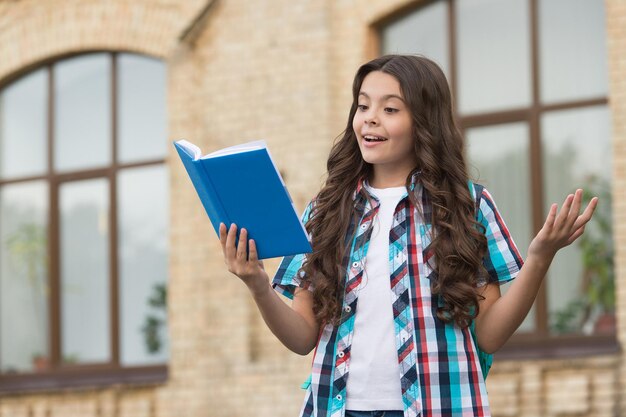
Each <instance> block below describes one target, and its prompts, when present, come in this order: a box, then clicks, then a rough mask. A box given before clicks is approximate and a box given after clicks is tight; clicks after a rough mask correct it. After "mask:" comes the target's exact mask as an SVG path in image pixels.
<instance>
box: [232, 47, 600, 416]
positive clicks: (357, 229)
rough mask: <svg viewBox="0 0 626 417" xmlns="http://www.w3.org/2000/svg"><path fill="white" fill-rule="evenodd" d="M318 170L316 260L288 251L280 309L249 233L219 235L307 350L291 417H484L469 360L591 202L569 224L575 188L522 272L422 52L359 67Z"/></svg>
mask: <svg viewBox="0 0 626 417" xmlns="http://www.w3.org/2000/svg"><path fill="white" fill-rule="evenodd" d="M327 168H328V177H327V179H326V182H325V184H324V186H323V187H322V189H321V190H320V192H319V194H318V195H317V196H316V197H315V198H314V200H313V201H312V202H311V203H310V204H309V206H308V207H307V209H306V210H305V213H304V216H303V221H304V222H305V224H306V229H307V231H308V232H309V234H310V238H311V241H312V246H313V252H312V253H311V254H308V255H306V256H305V255H298V256H289V257H285V258H284V259H283V261H282V263H281V265H280V267H279V270H278V272H277V273H276V276H275V277H274V279H273V287H274V289H275V290H276V291H278V292H280V293H282V294H284V295H286V296H287V297H289V298H292V299H293V302H292V305H291V307H289V306H288V305H286V304H285V303H283V302H282V301H281V300H280V299H279V297H278V296H277V294H276V292H275V291H273V290H272V288H271V286H270V285H269V278H268V276H267V274H266V273H265V271H264V269H263V264H262V262H260V261H258V258H257V253H256V247H255V243H254V241H253V240H250V241H248V239H247V233H246V230H245V229H241V231H240V239H239V242H240V243H239V245H238V246H237V247H236V246H235V240H236V239H235V238H236V234H237V226H236V225H231V226H230V229H229V230H227V228H226V226H225V225H221V226H220V239H221V243H222V248H223V251H224V257H225V261H226V264H227V265H228V269H229V271H230V272H232V273H234V274H235V275H237V276H238V277H239V278H241V279H242V280H243V282H244V283H245V284H246V285H247V286H248V288H249V289H250V291H251V293H252V296H253V297H254V300H255V301H256V303H257V305H258V307H259V310H260V312H261V314H262V316H263V318H264V320H265V322H266V323H267V325H268V326H269V328H270V329H271V331H272V332H273V333H274V334H275V335H276V337H278V339H279V340H280V341H281V342H282V343H283V344H284V345H285V346H287V347H288V348H289V349H291V350H292V351H294V352H296V353H299V354H302V355H306V354H308V353H309V352H310V351H311V350H312V349H314V348H315V354H314V356H313V366H312V373H311V378H310V380H309V381H308V383H307V384H306V385H305V387H306V389H307V391H306V396H305V401H304V405H303V408H302V412H301V416H302V417H308V416H317V417H326V416H333V417H343V416H344V415H345V416H346V417H350V416H383V415H384V416H387V417H399V416H405V417H415V416H423V417H432V416H489V415H490V411H489V404H488V400H487V393H486V389H485V382H484V377H485V375H486V372H487V370H488V367H487V365H488V363H486V362H485V361H481V358H483V359H485V358H486V359H489V356H486V357H485V356H484V355H485V354H490V353H493V352H495V351H496V350H498V349H499V348H500V347H501V346H502V345H503V344H504V343H505V342H506V340H507V339H508V338H509V337H510V336H511V335H512V334H513V332H514V331H515V329H516V328H517V327H518V326H519V325H520V323H521V322H522V321H523V319H524V317H525V316H526V314H527V313H528V311H529V309H530V307H531V305H532V303H533V301H534V299H535V297H536V295H537V291H538V289H539V286H540V285H541V281H542V279H543V277H544V275H545V273H546V271H547V269H548V267H549V265H550V263H551V261H552V259H553V257H554V256H555V254H556V252H557V251H558V250H559V249H561V248H563V247H565V246H567V245H569V244H571V243H572V242H573V241H574V240H576V239H577V238H578V237H579V236H580V235H581V234H582V233H583V230H584V226H585V224H586V223H587V222H588V221H589V219H590V218H591V216H592V214H593V211H594V209H595V207H596V205H597V198H594V199H593V200H591V202H590V203H589V205H588V206H587V207H586V208H585V210H584V212H583V213H582V215H579V213H580V209H581V204H582V203H581V200H582V191H581V190H577V191H576V193H575V194H573V195H569V196H567V198H566V199H565V202H564V203H563V206H562V207H561V209H560V210H557V205H556V204H553V205H552V207H551V208H550V211H549V213H548V216H547V219H546V221H545V224H544V225H543V227H542V229H541V230H540V231H539V233H538V234H537V236H536V237H535V238H534V239H533V241H532V242H531V244H530V247H529V248H528V255H527V258H526V261H525V263H524V264H523V262H522V259H521V257H520V255H519V252H518V250H517V248H516V246H515V243H514V242H513V240H512V239H511V237H510V235H509V232H508V230H507V228H506V226H505V224H504V222H503V221H502V217H501V216H500V214H499V213H498V210H497V208H496V205H495V204H494V202H493V199H492V198H491V196H490V194H489V193H488V192H487V191H486V190H485V189H484V188H483V187H481V186H479V185H477V184H473V183H471V182H468V178H467V173H466V165H465V161H464V159H463V140H462V137H461V134H460V132H459V129H458V128H457V126H456V124H455V120H454V117H453V114H452V99H451V96H450V91H449V88H448V84H447V82H446V79H445V76H444V74H443V72H442V71H441V70H440V69H439V67H438V66H437V65H436V64H435V63H433V62H432V61H430V60H428V59H426V58H424V57H419V56H398V55H393V56H383V57H381V58H377V59H374V60H373V61H371V62H369V63H367V64H365V65H363V66H362V67H361V68H360V69H359V70H358V72H357V74H356V77H355V79H354V84H353V103H352V107H351V109H350V115H349V117H348V124H347V127H346V130H345V132H344V134H343V137H341V138H340V139H339V140H338V141H337V142H336V143H335V144H334V146H333V147H332V149H331V152H330V156H329V158H328V163H327ZM248 250H249V254H248ZM522 264H523V267H522ZM516 277H517V279H516V280H515V282H514V283H513V284H512V285H511V287H510V289H509V291H508V292H507V293H506V294H505V295H504V296H500V285H501V284H502V283H504V282H507V281H510V280H512V279H514V278H516Z"/></svg>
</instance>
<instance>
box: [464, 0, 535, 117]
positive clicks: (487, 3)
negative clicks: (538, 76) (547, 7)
mask: <svg viewBox="0 0 626 417" xmlns="http://www.w3.org/2000/svg"><path fill="white" fill-rule="evenodd" d="M456 4H457V8H456V13H457V22H458V30H457V44H458V62H459V71H458V74H459V94H457V97H458V100H459V109H460V111H461V113H477V112H484V111H489V110H504V109H505V108H515V107H522V106H528V105H529V104H530V101H531V82H530V69H531V65H530V33H529V26H530V25H529V23H528V22H529V17H528V9H529V5H528V1H527V0H461V1H458V2H457V3H456Z"/></svg>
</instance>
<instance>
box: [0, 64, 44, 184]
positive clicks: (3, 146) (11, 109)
mask: <svg viewBox="0 0 626 417" xmlns="http://www.w3.org/2000/svg"><path fill="white" fill-rule="evenodd" d="M47 85H48V72H47V71H45V70H38V71H35V72H33V73H31V74H29V75H27V76H25V77H23V78H21V79H20V80H18V81H16V82H15V83H13V84H11V85H10V86H8V87H7V88H5V89H4V90H2V91H0V179H2V178H11V177H23V176H30V175H41V174H43V173H44V172H45V171H46V170H47V165H48V164H47V155H48V149H47V147H48V144H47V137H48V130H47V129H48V90H47Z"/></svg>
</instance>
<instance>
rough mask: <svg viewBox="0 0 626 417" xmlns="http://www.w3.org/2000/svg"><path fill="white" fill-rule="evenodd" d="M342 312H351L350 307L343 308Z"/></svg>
mask: <svg viewBox="0 0 626 417" xmlns="http://www.w3.org/2000/svg"><path fill="white" fill-rule="evenodd" d="M343 311H345V312H346V313H349V312H351V311H352V307H350V306H345V307H344V308H343Z"/></svg>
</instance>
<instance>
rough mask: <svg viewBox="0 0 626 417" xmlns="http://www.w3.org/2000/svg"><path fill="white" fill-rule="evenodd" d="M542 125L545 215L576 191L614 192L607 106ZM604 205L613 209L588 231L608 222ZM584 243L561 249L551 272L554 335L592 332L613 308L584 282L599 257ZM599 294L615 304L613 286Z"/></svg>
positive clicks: (551, 117)
mask: <svg viewBox="0 0 626 417" xmlns="http://www.w3.org/2000/svg"><path fill="white" fill-rule="evenodd" d="M542 122H543V123H542V138H541V139H542V148H543V149H542V151H543V166H544V169H545V170H546V172H545V188H544V193H545V198H544V202H545V212H546V213H547V212H548V210H549V209H550V205H551V204H552V203H558V204H559V205H560V204H561V203H562V202H563V200H564V198H565V196H566V195H567V193H572V192H574V191H575V189H576V188H577V187H582V188H584V189H586V190H587V191H588V192H590V193H593V194H602V193H603V192H604V191H605V190H607V189H609V188H610V181H611V169H612V168H611V159H612V158H611V131H610V126H611V123H610V118H609V111H608V109H607V107H605V106H597V107H591V108H582V109H575V110H565V111H556V112H550V113H546V114H544V116H543V121H542ZM601 205H606V206H607V207H608V208H609V210H608V211H605V210H598V212H597V213H596V215H595V216H594V219H593V220H592V223H591V224H590V228H593V227H594V226H597V225H595V223H597V222H598V221H604V222H608V223H610V202H609V201H602V202H601ZM607 216H608V217H607ZM603 217H605V218H603ZM588 232H589V233H586V235H585V238H590V237H593V236H592V234H593V230H588ZM601 240H602V241H605V242H606V241H610V240H611V236H610V235H606V234H605V235H604V236H603V237H602V239H601ZM602 241H600V242H598V244H602V243H603V242H602ZM584 242H585V240H579V241H578V242H576V244H574V245H571V246H569V247H567V248H565V249H563V250H562V251H560V252H559V254H558V255H557V256H558V258H557V261H556V262H554V263H553V265H552V267H551V268H550V272H549V274H548V279H547V286H548V289H547V291H548V305H549V306H550V323H551V328H552V331H554V332H556V333H569V332H576V331H583V332H586V333H591V332H593V331H594V330H593V325H594V322H595V320H596V319H597V317H598V314H601V313H603V312H606V310H607V309H608V310H610V308H608V307H610V306H607V305H606V303H602V302H601V301H602V300H593V299H590V297H592V298H593V294H591V291H593V290H594V289H596V287H595V286H594V283H591V282H589V280H588V278H586V277H587V276H588V275H589V274H590V273H593V271H589V270H588V269H585V267H584V264H585V259H588V258H589V257H590V256H592V257H593V256H597V254H595V253H594V252H593V250H594V247H593V245H585V244H584ZM595 284H600V282H595ZM601 291H608V292H609V293H610V294H609V295H610V304H612V303H613V300H614V291H615V289H614V286H613V285H612V284H611V285H610V286H609V287H607V288H605V289H601Z"/></svg>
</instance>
